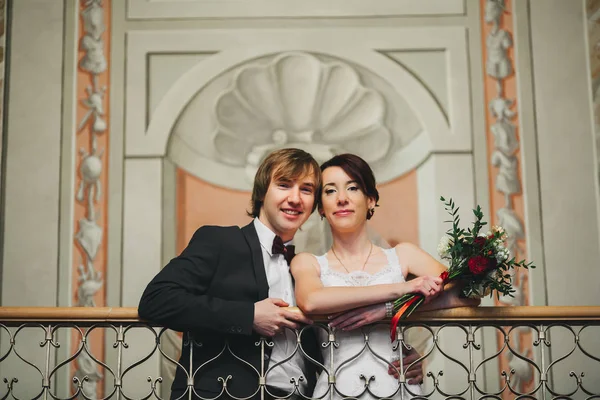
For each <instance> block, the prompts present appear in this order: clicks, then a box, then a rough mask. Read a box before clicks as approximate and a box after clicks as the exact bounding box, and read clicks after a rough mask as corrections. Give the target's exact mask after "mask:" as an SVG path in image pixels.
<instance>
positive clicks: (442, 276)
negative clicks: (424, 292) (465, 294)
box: [440, 271, 450, 283]
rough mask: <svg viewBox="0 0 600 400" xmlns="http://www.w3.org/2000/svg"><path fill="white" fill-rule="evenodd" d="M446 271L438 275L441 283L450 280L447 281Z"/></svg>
mask: <svg viewBox="0 0 600 400" xmlns="http://www.w3.org/2000/svg"><path fill="white" fill-rule="evenodd" d="M448 276H449V275H448V271H444V272H442V273H441V274H440V278H442V281H443V283H448V281H449V280H450V279H448Z"/></svg>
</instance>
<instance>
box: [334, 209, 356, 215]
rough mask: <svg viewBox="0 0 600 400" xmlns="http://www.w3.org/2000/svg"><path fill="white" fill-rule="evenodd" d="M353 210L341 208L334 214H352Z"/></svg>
mask: <svg viewBox="0 0 600 400" xmlns="http://www.w3.org/2000/svg"><path fill="white" fill-rule="evenodd" d="M353 212H354V211H352V210H339V211H336V212H334V213H333V214H334V215H338V214H350V213H353Z"/></svg>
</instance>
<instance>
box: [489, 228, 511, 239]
mask: <svg viewBox="0 0 600 400" xmlns="http://www.w3.org/2000/svg"><path fill="white" fill-rule="evenodd" d="M492 232H498V233H499V234H500V238H501V239H503V240H506V238H507V237H508V234H507V233H506V231H505V230H504V228H503V227H501V226H499V225H494V226H492Z"/></svg>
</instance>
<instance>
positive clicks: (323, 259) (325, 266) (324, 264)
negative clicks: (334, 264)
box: [315, 253, 329, 274]
mask: <svg viewBox="0 0 600 400" xmlns="http://www.w3.org/2000/svg"><path fill="white" fill-rule="evenodd" d="M315 258H316V259H317V262H318V263H319V268H320V269H321V274H322V273H323V272H326V271H328V270H329V261H328V260H327V253H325V254H323V255H322V256H315Z"/></svg>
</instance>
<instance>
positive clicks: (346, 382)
mask: <svg viewBox="0 0 600 400" xmlns="http://www.w3.org/2000/svg"><path fill="white" fill-rule="evenodd" d="M383 251H384V252H385V255H386V257H387V260H388V264H387V266H385V267H384V268H382V269H381V270H380V271H379V272H377V273H375V274H369V273H367V272H364V271H354V272H352V273H350V274H345V273H341V272H338V271H334V270H332V269H330V268H329V262H328V261H327V257H326V256H325V255H323V256H317V260H318V262H319V265H320V267H321V281H322V282H323V286H371V285H377V284H382V283H398V282H403V281H404V276H403V274H402V270H401V267H400V264H399V262H398V257H397V255H396V251H395V250H394V249H393V248H392V249H383ZM319 331H320V333H319V335H320V337H319V339H320V341H321V342H322V343H327V342H328V335H327V332H325V331H324V330H322V329H320V330H319ZM365 335H367V337H368V341H365ZM335 339H336V342H337V343H338V344H339V346H338V347H335V346H333V350H332V347H331V345H329V346H327V347H324V348H322V353H323V360H324V361H323V364H324V365H325V367H326V368H327V371H328V372H329V374H330V375H332V376H333V375H334V374H335V389H334V387H333V385H331V384H330V383H329V375H328V374H327V371H323V372H322V373H321V375H320V376H319V379H318V381H317V386H316V387H315V391H314V394H313V398H323V399H332V400H333V399H342V398H345V397H358V398H359V399H361V400H362V399H375V398H393V399H402V400H407V399H410V398H412V397H414V396H416V395H420V394H421V387H420V386H419V385H408V384H407V385H406V388H407V389H408V390H410V392H411V393H412V394H411V393H409V392H407V391H406V390H405V389H403V388H401V387H400V384H399V382H398V380H397V379H396V378H394V377H393V376H392V375H389V374H388V368H389V364H388V362H391V361H393V360H396V359H398V350H396V351H394V350H393V344H392V343H391V342H390V333H389V325H388V324H378V325H374V326H368V327H364V328H362V329H358V330H354V331H349V332H344V331H336V332H335ZM366 344H368V346H366ZM332 353H333V369H331V365H332V363H331V360H332ZM378 356H379V357H380V358H378ZM381 358H383V360H385V361H383V360H382V359H381ZM346 361H347V362H346ZM386 361H387V362H386ZM340 366H341V368H340ZM361 376H362V377H361ZM367 382H368V390H367V389H366V383H367ZM331 392H333V395H332V393H331ZM361 394H362V396H361ZM359 396H360V397H359Z"/></svg>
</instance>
